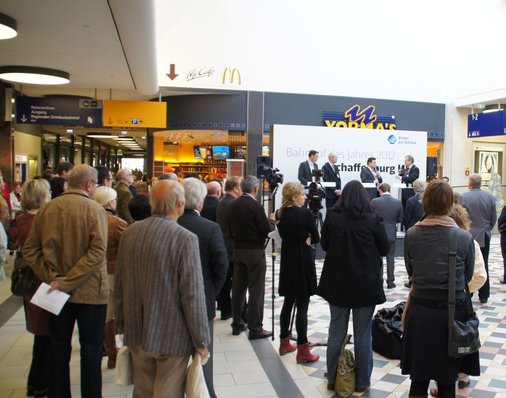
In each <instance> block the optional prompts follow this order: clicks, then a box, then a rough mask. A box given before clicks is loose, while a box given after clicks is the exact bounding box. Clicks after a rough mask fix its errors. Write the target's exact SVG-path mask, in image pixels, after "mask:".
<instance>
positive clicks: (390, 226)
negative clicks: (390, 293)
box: [372, 182, 402, 289]
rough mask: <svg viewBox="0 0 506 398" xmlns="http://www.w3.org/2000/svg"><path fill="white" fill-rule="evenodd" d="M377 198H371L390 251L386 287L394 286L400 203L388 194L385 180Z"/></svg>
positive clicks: (388, 190)
mask: <svg viewBox="0 0 506 398" xmlns="http://www.w3.org/2000/svg"><path fill="white" fill-rule="evenodd" d="M378 191H379V194H380V197H379V198H374V199H373V200H372V204H373V206H374V207H375V208H376V210H377V211H378V213H379V214H380V216H381V217H382V218H383V225H384V226H385V232H386V233H387V237H388V242H389V243H390V251H389V252H388V254H387V289H393V288H394V287H395V283H394V281H395V277H394V266H395V240H396V237H397V223H400V222H401V221H402V203H401V201H400V200H399V199H395V198H393V197H392V195H391V194H390V185H389V184H387V183H386V182H384V183H382V184H380V186H379V187H378Z"/></svg>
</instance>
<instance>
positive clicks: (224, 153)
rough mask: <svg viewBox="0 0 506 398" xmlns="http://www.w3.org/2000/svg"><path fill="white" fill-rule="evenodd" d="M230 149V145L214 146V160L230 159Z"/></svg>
mask: <svg viewBox="0 0 506 398" xmlns="http://www.w3.org/2000/svg"><path fill="white" fill-rule="evenodd" d="M229 158H230V148H229V147H228V145H213V159H229Z"/></svg>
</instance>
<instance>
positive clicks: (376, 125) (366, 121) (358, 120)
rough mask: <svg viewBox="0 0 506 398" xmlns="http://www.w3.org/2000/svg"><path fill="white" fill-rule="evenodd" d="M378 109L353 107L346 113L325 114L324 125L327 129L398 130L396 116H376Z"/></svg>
mask: <svg viewBox="0 0 506 398" xmlns="http://www.w3.org/2000/svg"><path fill="white" fill-rule="evenodd" d="M375 112H376V107H375V106H374V105H369V106H367V107H365V108H364V109H361V107H360V105H358V104H357V105H353V106H352V107H351V108H350V109H348V110H347V111H346V112H344V113H340V112H323V125H324V126H326V127H339V128H361V129H378V130H396V129H397V124H396V123H395V117H394V116H378V115H376V113H375Z"/></svg>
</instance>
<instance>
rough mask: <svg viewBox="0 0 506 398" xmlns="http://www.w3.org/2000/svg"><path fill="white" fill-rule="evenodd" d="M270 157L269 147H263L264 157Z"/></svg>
mask: <svg viewBox="0 0 506 398" xmlns="http://www.w3.org/2000/svg"><path fill="white" fill-rule="evenodd" d="M269 155H270V148H269V145H263V146H262V156H269Z"/></svg>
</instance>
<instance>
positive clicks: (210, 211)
mask: <svg viewBox="0 0 506 398" xmlns="http://www.w3.org/2000/svg"><path fill="white" fill-rule="evenodd" d="M206 187H207V196H206V198H205V200H204V206H203V208H202V212H201V215H202V217H204V218H207V219H208V220H211V221H214V222H216V211H217V209H218V203H219V202H220V198H221V184H220V183H219V182H218V181H210V182H208V183H207V184H206Z"/></svg>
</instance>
